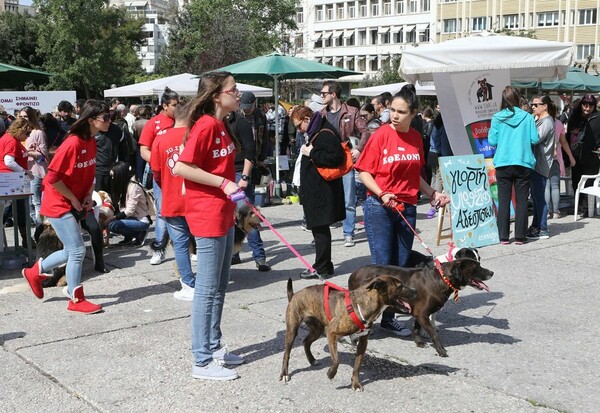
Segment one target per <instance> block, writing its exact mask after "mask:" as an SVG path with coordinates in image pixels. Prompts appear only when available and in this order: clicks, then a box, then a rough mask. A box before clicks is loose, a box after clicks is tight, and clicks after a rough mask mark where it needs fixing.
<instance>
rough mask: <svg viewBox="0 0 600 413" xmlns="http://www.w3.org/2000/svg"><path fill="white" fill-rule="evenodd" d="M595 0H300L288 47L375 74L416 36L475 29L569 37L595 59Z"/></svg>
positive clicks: (435, 39) (583, 55) (434, 39)
mask: <svg viewBox="0 0 600 413" xmlns="http://www.w3.org/2000/svg"><path fill="white" fill-rule="evenodd" d="M599 8H600V0H357V1H354V0H350V1H348V0H298V2H297V6H296V22H297V24H298V29H297V30H296V31H295V33H294V34H292V36H291V47H290V50H289V53H291V54H294V55H296V56H299V57H304V58H308V59H313V60H317V61H319V62H323V63H328V64H332V65H334V66H338V67H343V68H346V69H350V70H356V71H359V72H363V73H364V74H365V76H367V77H369V76H374V75H375V74H376V73H377V72H378V71H380V70H381V69H382V68H383V67H384V66H385V65H389V64H390V62H391V59H393V57H394V56H400V55H401V54H402V52H403V51H404V50H406V49H407V48H411V47H418V46H419V45H420V44H424V43H425V44H427V43H440V42H443V41H446V40H450V39H455V38H457V37H464V36H469V35H471V34H474V33H478V32H481V31H493V32H497V31H502V30H504V29H506V30H511V31H516V32H519V31H523V32H528V33H532V34H533V35H535V37H536V38H537V39H542V40H554V41H564V42H573V43H574V44H575V58H576V60H577V61H578V62H582V63H583V62H585V61H586V60H587V58H588V56H591V58H592V61H594V62H598V61H600V47H599V40H600V25H599V21H598V11H599Z"/></svg>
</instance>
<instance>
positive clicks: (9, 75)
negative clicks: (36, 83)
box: [0, 63, 52, 89]
mask: <svg viewBox="0 0 600 413" xmlns="http://www.w3.org/2000/svg"><path fill="white" fill-rule="evenodd" d="M49 76H52V74H50V73H48V72H42V71H41V70H34V69H28V68H26V67H20V66H13V65H9V64H6V63H0V88H2V89H9V88H14V87H16V86H21V85H23V84H24V83H26V82H29V81H31V80H44V79H47V78H48V77H49Z"/></svg>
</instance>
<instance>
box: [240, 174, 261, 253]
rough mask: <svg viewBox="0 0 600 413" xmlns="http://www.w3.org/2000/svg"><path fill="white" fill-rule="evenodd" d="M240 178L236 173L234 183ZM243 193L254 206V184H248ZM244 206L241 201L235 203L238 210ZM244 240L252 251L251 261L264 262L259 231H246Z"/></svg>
mask: <svg viewBox="0 0 600 413" xmlns="http://www.w3.org/2000/svg"><path fill="white" fill-rule="evenodd" d="M241 178H242V173H241V172H236V173H235V181H236V183H237V182H239V181H240V179H241ZM244 193H245V194H246V198H248V201H249V202H250V203H251V204H254V184H253V183H252V182H251V181H249V182H248V186H247V187H246V189H245V190H244ZM244 205H246V203H245V202H244V200H243V199H242V200H240V201H238V202H237V207H238V208H240V207H242V206H244ZM246 239H247V240H248V246H249V247H250V249H251V250H252V259H253V260H254V261H259V260H264V259H266V258H267V254H266V253H265V248H264V246H263V240H262V238H261V237H260V231H259V230H257V229H252V230H250V231H248V234H246Z"/></svg>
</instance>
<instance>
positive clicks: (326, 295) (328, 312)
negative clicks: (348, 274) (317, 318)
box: [323, 281, 367, 332]
mask: <svg viewBox="0 0 600 413" xmlns="http://www.w3.org/2000/svg"><path fill="white" fill-rule="evenodd" d="M331 288H333V289H334V290H338V291H343V292H344V298H345V300H346V311H348V315H349V316H350V318H351V319H352V321H353V322H354V324H356V326H357V327H358V328H359V329H360V331H361V332H362V331H365V330H366V329H367V328H366V327H365V324H364V323H366V321H364V320H363V321H361V320H360V319H359V318H358V316H357V315H356V313H355V312H354V307H353V306H352V300H351V299H350V291H348V290H347V289H345V288H342V287H340V286H339V285H335V284H333V283H330V282H329V281H326V282H325V288H324V289H323V301H324V303H325V314H326V315H327V320H329V321H331V310H330V309H329V290H330V289H331Z"/></svg>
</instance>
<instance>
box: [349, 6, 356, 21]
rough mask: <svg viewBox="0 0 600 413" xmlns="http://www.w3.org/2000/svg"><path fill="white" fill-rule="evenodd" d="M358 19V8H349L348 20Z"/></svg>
mask: <svg viewBox="0 0 600 413" xmlns="http://www.w3.org/2000/svg"><path fill="white" fill-rule="evenodd" d="M355 17H356V7H355V6H348V18H349V19H354V18H355Z"/></svg>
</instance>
